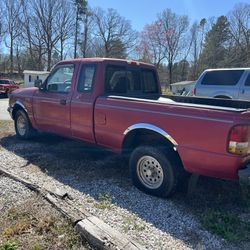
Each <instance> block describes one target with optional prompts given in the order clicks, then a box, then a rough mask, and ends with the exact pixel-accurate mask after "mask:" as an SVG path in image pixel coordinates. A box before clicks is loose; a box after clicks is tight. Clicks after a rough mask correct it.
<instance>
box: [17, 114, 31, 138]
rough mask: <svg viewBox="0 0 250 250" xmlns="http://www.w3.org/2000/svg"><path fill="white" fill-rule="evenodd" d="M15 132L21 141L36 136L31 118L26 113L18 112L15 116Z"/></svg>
mask: <svg viewBox="0 0 250 250" xmlns="http://www.w3.org/2000/svg"><path fill="white" fill-rule="evenodd" d="M14 119H15V130H16V135H17V137H18V138H19V139H29V138H31V137H32V136H33V134H34V129H33V128H32V126H31V123H30V121H29V118H28V116H27V114H26V113H25V111H23V110H18V111H17V112H16V115H15V118H14Z"/></svg>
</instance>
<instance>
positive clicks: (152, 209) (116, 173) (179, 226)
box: [0, 135, 237, 249]
mask: <svg viewBox="0 0 250 250" xmlns="http://www.w3.org/2000/svg"><path fill="white" fill-rule="evenodd" d="M1 145H2V148H0V159H1V166H2V167H4V168H6V169H8V170H10V171H13V172H14V173H17V174H18V175H20V176H22V177H24V178H26V179H27V180H30V181H32V182H34V183H37V184H39V185H42V186H43V185H51V186H54V187H61V188H63V189H64V190H66V191H67V192H68V193H69V194H70V195H71V196H72V197H73V198H74V200H75V202H76V204H78V205H79V206H83V207H84V208H85V209H86V210H88V211H89V212H90V213H92V214H94V215H95V216H97V217H99V218H100V219H102V220H104V221H105V222H106V223H108V224H109V225H110V226H112V227H114V228H116V229H118V230H119V231H120V232H123V233H126V234H128V235H130V236H131V237H132V238H133V239H134V240H137V241H138V242H139V243H141V244H142V245H144V246H145V247H146V248H147V249H233V248H234V245H230V244H229V243H227V242H226V241H225V240H223V239H222V238H220V237H218V236H215V235H212V234H211V233H209V232H208V231H206V230H204V229H203V228H202V226H201V225H200V222H199V220H198V219H197V216H196V215H195V214H193V213H192V210H190V211H189V210H188V209H187V208H188V207H187V206H183V204H182V203H181V202H178V201H176V200H175V199H171V200H170V199H160V198H156V197H152V196H149V195H146V194H144V193H142V192H140V191H139V190H137V189H136V188H134V187H133V186H132V185H131V183H130V179H129V173H128V170H127V159H125V158H121V157H119V156H116V155H114V154H112V153H109V152H106V151H102V150H98V149H96V148H93V147H90V146H87V145H86V144H83V143H79V142H72V141H70V140H66V139H62V138H59V137H54V136H50V135H43V136H41V137H38V138H36V139H33V140H32V141H28V142H22V141H18V140H17V139H16V138H15V136H9V137H5V138H2V139H1ZM236 248H237V247H236Z"/></svg>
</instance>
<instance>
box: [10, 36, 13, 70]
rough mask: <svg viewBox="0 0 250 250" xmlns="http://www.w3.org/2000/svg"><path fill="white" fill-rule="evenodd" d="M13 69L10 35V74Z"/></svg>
mask: <svg viewBox="0 0 250 250" xmlns="http://www.w3.org/2000/svg"><path fill="white" fill-rule="evenodd" d="M13 70H14V66H13V39H12V37H10V73H11V74H12V73H13Z"/></svg>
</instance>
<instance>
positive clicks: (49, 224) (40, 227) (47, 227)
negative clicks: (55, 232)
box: [36, 216, 56, 234]
mask: <svg viewBox="0 0 250 250" xmlns="http://www.w3.org/2000/svg"><path fill="white" fill-rule="evenodd" d="M55 223H56V218H55V217H54V216H49V217H45V218H42V219H41V220H40V221H39V222H38V224H37V226H36V231H37V232H38V233H39V234H44V233H48V232H50V231H51V230H52V228H53V227H54V226H55Z"/></svg>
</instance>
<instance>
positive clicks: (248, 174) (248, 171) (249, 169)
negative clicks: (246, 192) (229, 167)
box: [238, 164, 250, 186]
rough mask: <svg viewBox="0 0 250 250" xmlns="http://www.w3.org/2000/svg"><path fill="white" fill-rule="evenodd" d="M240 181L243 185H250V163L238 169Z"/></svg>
mask: <svg viewBox="0 0 250 250" xmlns="http://www.w3.org/2000/svg"><path fill="white" fill-rule="evenodd" d="M238 175H239V181H240V183H241V184H243V185H247V186H250V164H248V165H247V166H246V168H244V169H240V170H239V171H238Z"/></svg>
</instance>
